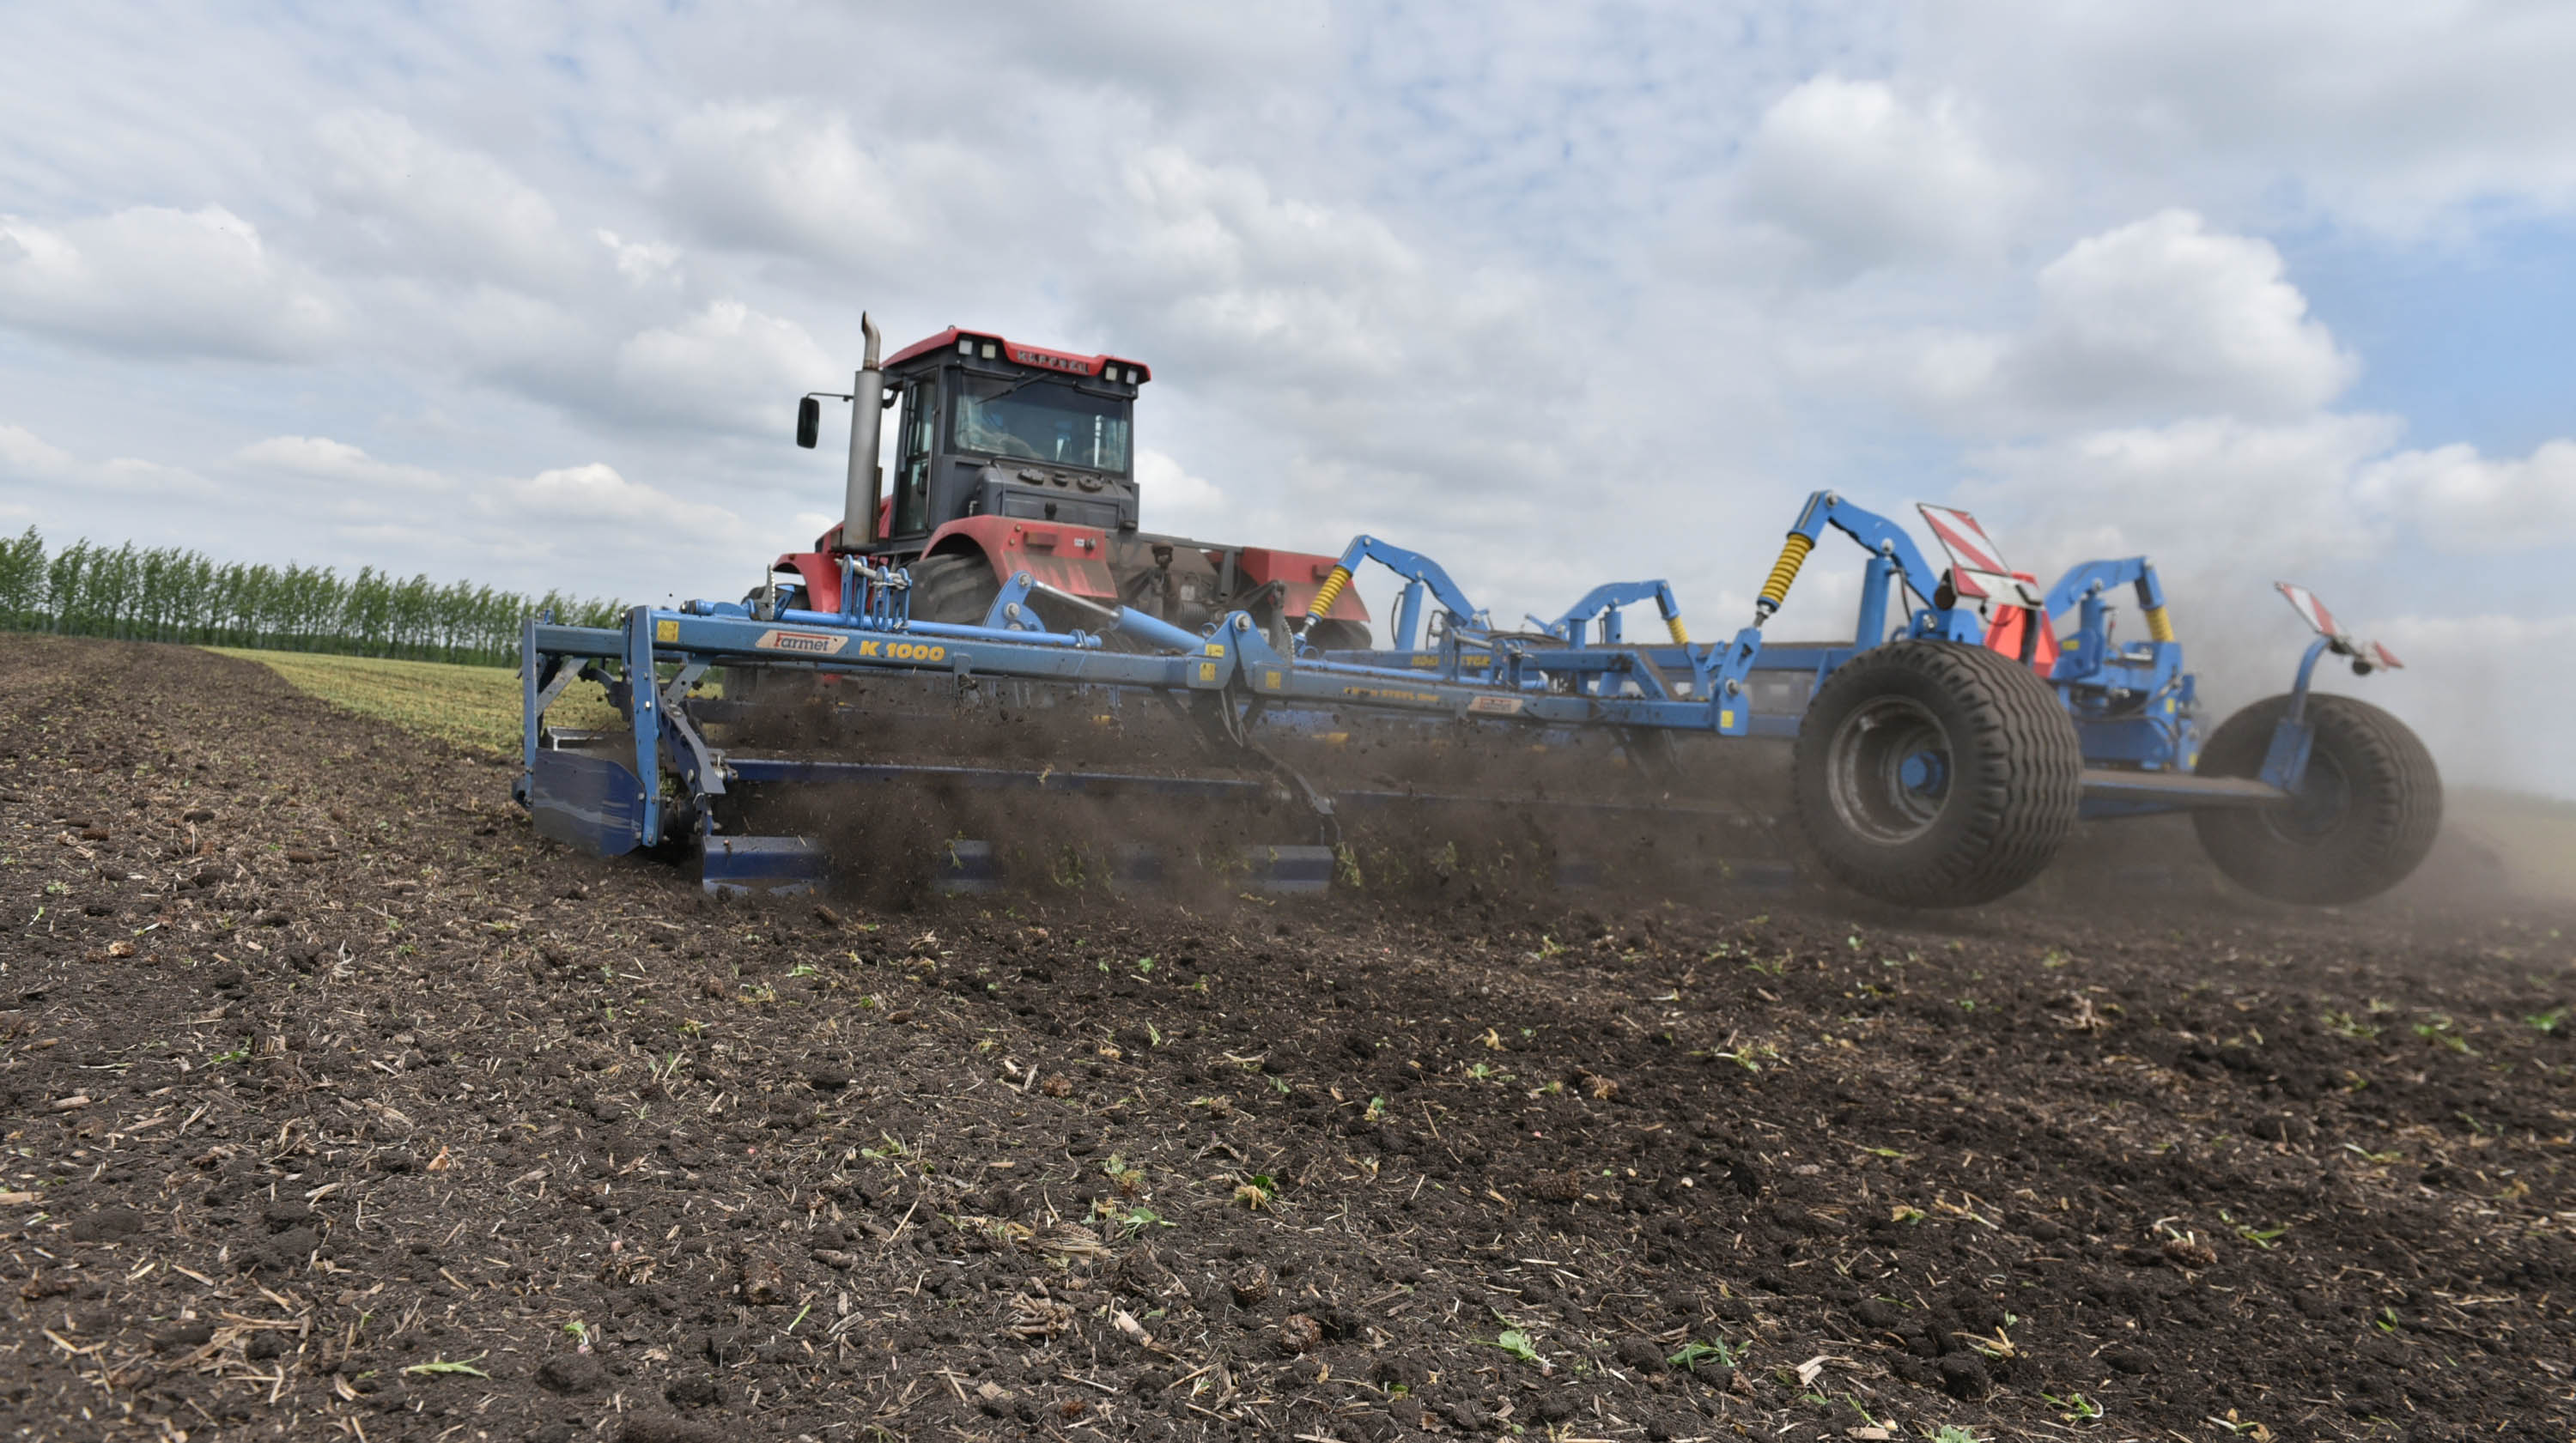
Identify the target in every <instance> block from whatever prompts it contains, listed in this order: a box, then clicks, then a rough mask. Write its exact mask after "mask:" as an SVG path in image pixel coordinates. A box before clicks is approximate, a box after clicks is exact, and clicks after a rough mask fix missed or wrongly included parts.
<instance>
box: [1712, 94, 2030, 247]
mask: <svg viewBox="0 0 2576 1443" xmlns="http://www.w3.org/2000/svg"><path fill="white" fill-rule="evenodd" d="M1962 109H1963V107H1962V105H1961V103H1960V102H1959V101H1958V100H1957V98H1956V97H1952V96H1944V97H1941V98H1939V99H1936V100H1934V101H1932V102H1931V103H1930V104H1928V105H1915V104H1911V103H1909V102H1907V101H1906V100H1905V99H1904V98H1902V97H1900V96H1899V95H1898V94H1897V92H1896V91H1895V89H1894V88H1892V87H1890V86H1889V85H1887V84H1885V83H1883V82H1880V81H1873V80H1844V79H1842V78H1840V77H1838V76H1833V75H1820V76H1817V77H1815V78H1814V79H1811V80H1808V81H1806V82H1805V83H1803V84H1801V85H1799V86H1797V87H1796V88H1794V89H1792V90H1790V91H1789V92H1788V93H1787V94H1786V95H1783V96H1781V97H1780V98H1779V99H1778V100H1777V101H1775V102H1773V103H1772V105H1771V108H1770V109H1769V110H1767V111H1765V112H1763V115H1762V119H1761V122H1760V124H1759V125H1758V126H1756V127H1755V129H1754V132H1753V136H1752V138H1751V139H1750V140H1749V141H1747V142H1746V144H1745V151H1744V159H1743V162H1742V164H1741V166H1740V168H1739V169H1738V170H1737V172H1736V174H1735V175H1734V177H1733V178H1732V183H1731V191H1732V194H1731V197H1730V200H1731V209H1732V210H1733V212H1734V213H1735V214H1736V215H1737V216H1738V217H1739V218H1740V219H1741V220H1743V221H1745V222H1747V223H1750V224H1752V225H1755V226H1757V227H1767V228H1773V229H1776V230H1777V231H1779V232H1781V233H1783V234H1784V235H1786V236H1787V237H1789V238H1790V239H1791V240H1792V241H1793V242H1794V243H1795V244H1796V245H1797V246H1799V247H1800V248H1801V249H1802V250H1803V251H1804V252H1805V254H1806V258H1807V259H1808V260H1810V261H1811V262H1812V263H1813V264H1814V265H1815V266H1816V267H1817V268H1818V269H1819V270H1821V271H1822V272H1824V273H1825V274H1826V275H1827V276H1828V277H1831V278H1836V279H1839V278H1842V277H1846V276H1849V275H1853V274H1856V273H1858V272H1861V271H1865V270H1870V269H1872V268H1875V267H1879V266H1886V265H1891V264H1900V263H1905V264H1912V265H1916V266H1921V265H1924V264H1937V263H1939V262H1941V261H1945V260H1952V259H1959V258H1971V259H1976V258H1984V257H1988V256H1990V255H1992V254H1994V253H1996V252H1997V251H1998V250H1999V249H2000V248H2001V246H2002V244H2003V242H2004V240H2005V239H2006V237H2007V236H2008V235H2009V234H2010V232H2011V229H2012V226H2013V223H2014V222H2015V221H2016V220H2017V219H2018V218H2019V214H2020V211H2021V209H2022V203H2023V201H2024V199H2025V197H2026V196H2027V194H2028V192H2029V190H2030V187H2031V181H2030V178H2029V177H2028V176H2026V175H2024V174H2022V173H2021V172H2019V171H2017V170H2015V169H2013V168H2011V167H2009V166H2006V165H2004V164H2003V163H2001V162H2000V161H1998V160H1996V159H1995V158H1994V157H1993V156H1992V155H1990V154H1989V153H1988V152H1987V150H1986V148H1985V146H1984V145H1983V144H1982V143H1981V142H1980V141H1979V139H1978V138H1977V137H1976V136H1975V135H1974V134H1973V133H1971V131H1970V129H1969V127H1968V125H1967V123H1966V120H1965V118H1964V116H1963V115H1962V113H1961V112H1962Z"/></svg>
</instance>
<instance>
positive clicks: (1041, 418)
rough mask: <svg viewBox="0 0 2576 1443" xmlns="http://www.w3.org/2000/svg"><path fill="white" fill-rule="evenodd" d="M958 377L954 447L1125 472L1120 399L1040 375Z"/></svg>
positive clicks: (1124, 414) (1124, 403) (1124, 427)
mask: <svg viewBox="0 0 2576 1443" xmlns="http://www.w3.org/2000/svg"><path fill="white" fill-rule="evenodd" d="M960 379H961V380H962V381H963V383H964V385H963V389H962V390H961V392H960V393H959V395H958V397H957V432H956V437H957V449H959V450H961V451H980V452H982V453H983V454H985V455H987V456H999V457H1003V458H1005V459H1009V460H1016V461H1037V462H1041V463H1043V464H1046V465H1050V466H1081V467H1085V468H1087V469H1089V470H1093V471H1117V472H1122V473H1123V472H1125V471H1126V469H1127V408H1128V404H1129V403H1128V402H1127V401H1126V400H1125V399H1123V398H1116V397H1108V396H1090V395H1085V394H1083V393H1082V392H1080V391H1077V390H1075V389H1074V388H1073V387H1071V386H1068V385H1066V384H1064V383H1063V382H1061V381H1053V380H1045V379H1024V380H1014V381H1005V380H999V379H995V378H992V377H986V376H964V377H961V378H960Z"/></svg>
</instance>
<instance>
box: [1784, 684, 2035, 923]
mask: <svg viewBox="0 0 2576 1443" xmlns="http://www.w3.org/2000/svg"><path fill="white" fill-rule="evenodd" d="M2083 771H2084V755H2083V748H2082V746H2081V745H2080V744H2079V743H2078V741H2077V740H2076V735H2075V723H2074V722H2073V721H2072V720H2071V719H2070V718H2069V717H2068V716H2067V714H2066V709H2065V708H2064V707H2063V706H2062V705H2060V704H2059V702H2058V699H2057V693H2056V692H2055V690H2053V689H2052V688H2051V687H2050V686H2049V685H2048V683H2047V682H2045V681H2042V680H2041V679H2040V678H2039V676H2038V674H2037V673H2035V672H2033V671H2032V670H2031V669H2030V668H2029V667H2026V666H2023V665H2021V664H2020V663H2018V662H2016V661H2013V660H2012V659H2010V658H2008V657H2004V656H2001V655H1999V654H1997V653H1995V652H1992V651H1988V650H1986V649H1985V648H1983V647H1976V646H1962V645H1958V644H1956V643H1952V642H1940V641H1898V642H1891V643H1889V644H1888V645H1886V646H1881V647H1877V648H1875V649H1873V650H1870V651H1866V652H1863V653H1861V654H1860V655H1859V656H1857V657H1854V658H1853V659H1852V660H1851V661H1849V662H1848V663H1846V664H1844V666H1843V667H1842V668H1841V669H1839V670H1837V671H1836V672H1834V674H1833V675H1831V676H1829V677H1827V678H1826V679H1825V682H1824V685H1822V686H1820V687H1818V688H1817V689H1816V695H1815V698H1814V700H1812V701H1810V702H1809V703H1808V704H1807V713H1806V716H1805V718H1804V719H1803V720H1802V721H1801V722H1800V723H1799V726H1798V741H1797V746H1796V749H1795V752H1794V754H1793V760H1792V762H1791V783H1792V787H1793V789H1794V796H1795V799H1796V810H1797V817H1798V823H1799V827H1800V830H1801V831H1803V832H1804V833H1805V835H1806V840H1807V843H1808V845H1809V847H1810V848H1812V850H1813V852H1814V860H1816V861H1817V862H1819V863H1821V864H1822V866H1823V867H1824V869H1825V870H1826V871H1827V872H1828V873H1830V874H1832V876H1833V877H1834V878H1835V879H1837V880H1838V881H1840V882H1842V883H1843V884H1844V885H1845V886H1848V887H1850V888H1851V889H1852V890H1854V891H1856V892H1859V893H1862V894H1863V895H1865V896H1869V897H1873V898H1876V899H1878V900H1879V901H1882V902H1893V903H1896V904H1898V905H1900V906H1907V907H1963V906H1968V905H1971V904H1974V903H1978V902H1990V901H1993V900H1994V899H1995V898H1997V897H2001V896H2003V895H2004V894H2006V893H2008V892H2011V891H2013V890H2014V889H2015V888H2018V887H2020V886H2021V885H2022V884H2023V883H2025V882H2028V881H2029V880H2031V879H2032V878H2033V877H2036V876H2038V875H2039V874H2040V872H2041V871H2042V870H2043V869H2045V868H2046V867H2047V866H2048V863H2049V861H2050V859H2051V858H2053V857H2055V856H2056V855H2057V851H2058V848H2059V847H2060V846H2062V845H2063V844H2064V843H2065V841H2066V837H2067V834H2068V833H2069V832H2070V831H2072V830H2073V829H2074V826H2075V814H2076V809H2077V807H2078V805H2079V803H2080V800H2081V795H2082V788H2083Z"/></svg>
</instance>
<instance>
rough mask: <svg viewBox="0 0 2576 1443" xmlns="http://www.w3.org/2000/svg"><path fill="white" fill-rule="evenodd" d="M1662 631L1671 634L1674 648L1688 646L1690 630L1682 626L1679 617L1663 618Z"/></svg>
mask: <svg viewBox="0 0 2576 1443" xmlns="http://www.w3.org/2000/svg"><path fill="white" fill-rule="evenodd" d="M1664 630H1666V631H1669V632H1671V633H1672V634H1673V645H1675V646H1688V645H1690V628H1689V627H1687V626H1684V625H1682V619H1681V618H1680V617H1678V616H1667V617H1665V618H1664Z"/></svg>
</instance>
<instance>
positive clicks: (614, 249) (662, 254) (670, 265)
mask: <svg viewBox="0 0 2576 1443" xmlns="http://www.w3.org/2000/svg"><path fill="white" fill-rule="evenodd" d="M598 236H599V243H600V244H601V245H604V246H606V247H608V251H609V254H610V255H611V256H613V257H615V258H616V262H617V273H618V274H619V275H621V276H624V277H625V278H626V280H627V283H628V284H630V285H637V286H643V285H650V284H652V283H653V282H655V281H666V282H667V281H677V280H678V279H679V277H678V276H676V275H674V274H673V273H672V272H673V270H674V269H675V268H676V267H677V266H678V265H679V263H680V248H679V247H678V246H674V245H662V244H659V243H656V242H652V241H630V240H627V239H625V238H624V237H622V236H620V235H618V233H617V232H615V231H613V230H608V229H605V228H603V229H601V230H600V231H599V232H598Z"/></svg>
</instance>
